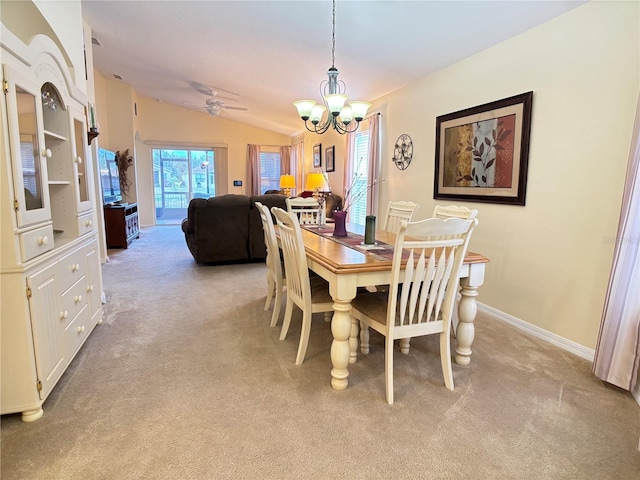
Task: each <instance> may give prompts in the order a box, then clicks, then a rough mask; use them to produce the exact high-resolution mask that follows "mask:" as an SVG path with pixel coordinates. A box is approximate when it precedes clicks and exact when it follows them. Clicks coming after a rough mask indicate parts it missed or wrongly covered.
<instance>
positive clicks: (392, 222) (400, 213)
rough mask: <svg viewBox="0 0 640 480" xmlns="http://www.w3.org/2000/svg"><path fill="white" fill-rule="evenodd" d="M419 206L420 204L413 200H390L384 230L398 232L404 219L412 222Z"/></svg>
mask: <svg viewBox="0 0 640 480" xmlns="http://www.w3.org/2000/svg"><path fill="white" fill-rule="evenodd" d="M417 208H418V204H417V203H413V202H406V201H396V202H393V201H392V202H389V205H388V206H387V216H386V217H385V222H384V230H385V231H387V232H391V233H397V232H398V230H399V229H400V223H401V222H402V220H406V221H407V222H410V221H411V219H412V218H413V214H414V213H415V211H416V209H417Z"/></svg>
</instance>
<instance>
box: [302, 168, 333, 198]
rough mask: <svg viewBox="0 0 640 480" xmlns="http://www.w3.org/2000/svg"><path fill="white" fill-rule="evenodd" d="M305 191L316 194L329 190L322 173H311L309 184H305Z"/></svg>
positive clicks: (308, 179) (308, 176) (308, 177)
mask: <svg viewBox="0 0 640 480" xmlns="http://www.w3.org/2000/svg"><path fill="white" fill-rule="evenodd" d="M304 189H305V190H309V191H311V192H313V193H314V194H318V193H322V192H326V191H328V190H329V185H327V179H326V178H325V177H324V174H322V173H309V174H308V175H307V183H306V184H305V188H304Z"/></svg>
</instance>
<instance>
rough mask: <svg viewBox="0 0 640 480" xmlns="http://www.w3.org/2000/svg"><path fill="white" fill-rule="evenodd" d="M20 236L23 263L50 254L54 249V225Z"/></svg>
mask: <svg viewBox="0 0 640 480" xmlns="http://www.w3.org/2000/svg"><path fill="white" fill-rule="evenodd" d="M19 236H20V251H21V253H22V261H23V262H26V261H27V260H31V259H32V258H35V257H37V256H38V255H41V254H43V253H44V252H48V251H49V250H51V249H52V248H53V247H54V245H53V226H52V225H47V226H46V227H42V228H37V229H36V230H31V231H30V232H25V233H21V234H20V235H19Z"/></svg>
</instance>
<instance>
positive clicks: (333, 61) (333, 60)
mask: <svg viewBox="0 0 640 480" xmlns="http://www.w3.org/2000/svg"><path fill="white" fill-rule="evenodd" d="M335 66H336V0H333V29H332V31H331V67H332V68H334V67H335Z"/></svg>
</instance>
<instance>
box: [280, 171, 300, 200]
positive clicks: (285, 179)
mask: <svg viewBox="0 0 640 480" xmlns="http://www.w3.org/2000/svg"><path fill="white" fill-rule="evenodd" d="M280 188H281V189H283V190H284V194H285V195H286V196H287V197H290V196H291V189H292V188H296V179H295V178H293V175H280Z"/></svg>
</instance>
